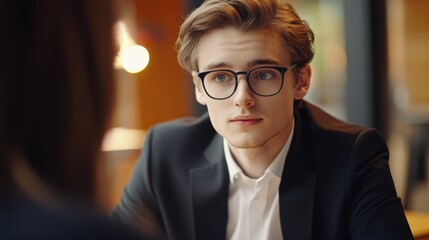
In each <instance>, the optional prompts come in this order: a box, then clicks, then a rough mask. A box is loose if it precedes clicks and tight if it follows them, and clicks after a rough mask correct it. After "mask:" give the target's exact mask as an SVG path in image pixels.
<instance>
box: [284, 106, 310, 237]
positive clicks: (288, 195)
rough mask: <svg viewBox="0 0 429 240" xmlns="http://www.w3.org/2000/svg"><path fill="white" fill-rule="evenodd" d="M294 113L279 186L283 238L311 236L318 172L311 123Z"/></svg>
mask: <svg viewBox="0 0 429 240" xmlns="http://www.w3.org/2000/svg"><path fill="white" fill-rule="evenodd" d="M303 121H305V120H304V119H301V116H300V115H299V114H295V130H294V136H293V139H292V143H291V148H290V150H289V153H288V156H287V157H286V162H285V167H284V170H283V175H282V181H281V183H280V187H279V204H280V222H281V226H282V234H283V238H284V239H312V238H313V236H312V228H313V226H312V224H313V207H314V197H315V188H316V180H317V174H316V173H315V170H314V159H313V148H312V142H311V137H310V130H309V129H310V126H307V125H305V126H304V127H303V124H305V123H304V122H303Z"/></svg>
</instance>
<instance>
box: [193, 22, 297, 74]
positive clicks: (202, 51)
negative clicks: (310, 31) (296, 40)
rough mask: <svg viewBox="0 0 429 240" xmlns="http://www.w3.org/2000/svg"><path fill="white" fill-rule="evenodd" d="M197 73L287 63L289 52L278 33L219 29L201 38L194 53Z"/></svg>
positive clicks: (263, 30)
mask: <svg viewBox="0 0 429 240" xmlns="http://www.w3.org/2000/svg"><path fill="white" fill-rule="evenodd" d="M195 57H196V61H197V64H198V68H199V69H198V70H199V71H203V70H208V69H210V68H212V67H213V66H219V67H228V68H231V69H234V68H237V69H243V68H248V67H252V66H253V65H255V64H258V63H261V62H265V61H266V62H268V63H272V64H278V65H287V64H289V63H290V53H289V50H288V48H287V46H286V43H285V42H284V41H283V40H282V38H281V37H280V36H279V34H277V33H274V32H271V31H268V30H265V29H258V30H252V31H241V30H239V29H236V28H234V27H228V28H221V29H216V30H213V31H210V32H208V33H206V34H205V35H203V36H202V37H201V39H200V41H199V43H198V45H197V50H196V52H195Z"/></svg>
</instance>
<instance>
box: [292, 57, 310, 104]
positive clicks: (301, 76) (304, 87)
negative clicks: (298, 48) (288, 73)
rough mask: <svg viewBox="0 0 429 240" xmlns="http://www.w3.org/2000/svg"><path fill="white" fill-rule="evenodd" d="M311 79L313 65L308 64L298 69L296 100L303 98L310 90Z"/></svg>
mask: <svg viewBox="0 0 429 240" xmlns="http://www.w3.org/2000/svg"><path fill="white" fill-rule="evenodd" d="M310 79H311V67H310V65H308V64H306V65H304V66H303V67H301V68H300V69H299V71H298V79H297V83H296V85H295V94H294V98H295V99H296V100H300V99H302V98H303V97H304V96H305V95H306V94H307V92H308V90H309V88H310Z"/></svg>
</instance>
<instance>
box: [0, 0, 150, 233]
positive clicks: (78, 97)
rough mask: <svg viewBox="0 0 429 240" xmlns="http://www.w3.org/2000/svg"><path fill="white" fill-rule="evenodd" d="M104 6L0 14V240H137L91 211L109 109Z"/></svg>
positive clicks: (11, 4)
mask: <svg viewBox="0 0 429 240" xmlns="http://www.w3.org/2000/svg"><path fill="white" fill-rule="evenodd" d="M111 10H112V9H111V6H110V3H109V2H108V1H104V0H56V1H48V0H37V1H36V0H31V1H7V2H5V3H2V4H1V7H0V26H1V28H0V29H1V30H2V36H1V37H0V49H1V50H0V53H1V54H0V59H1V60H0V81H1V82H0V239H2V240H6V239H142V237H141V235H140V234H139V233H137V231H136V230H135V229H132V228H130V227H129V226H125V225H124V224H122V223H119V222H116V221H113V220H112V219H110V218H107V216H103V215H102V214H101V210H100V209H97V208H98V207H96V206H97V205H96V195H97V187H96V170H97V157H98V154H99V152H100V145H101V141H102V138H103V135H104V132H105V131H106V129H107V127H108V125H109V121H110V114H111V111H112V103H113V101H114V98H113V93H114V79H113V77H112V76H113V64H112V63H113V36H112V30H113V29H112V26H113V21H114V14H113V13H112V11H111Z"/></svg>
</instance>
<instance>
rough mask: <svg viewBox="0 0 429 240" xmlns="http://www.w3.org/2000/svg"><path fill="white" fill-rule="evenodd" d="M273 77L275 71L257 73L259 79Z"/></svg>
mask: <svg viewBox="0 0 429 240" xmlns="http://www.w3.org/2000/svg"><path fill="white" fill-rule="evenodd" d="M272 77H273V73H271V72H259V73H258V74H257V75H256V78H257V79H259V80H268V79H271V78H272Z"/></svg>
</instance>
